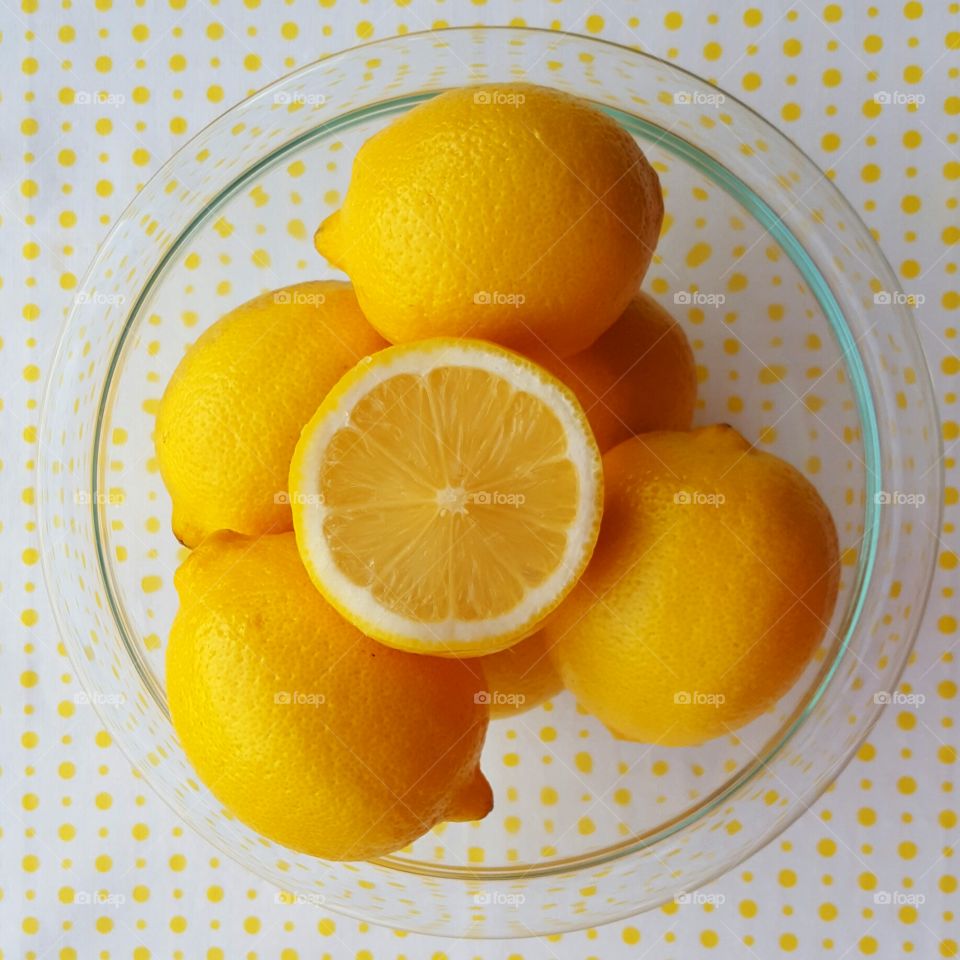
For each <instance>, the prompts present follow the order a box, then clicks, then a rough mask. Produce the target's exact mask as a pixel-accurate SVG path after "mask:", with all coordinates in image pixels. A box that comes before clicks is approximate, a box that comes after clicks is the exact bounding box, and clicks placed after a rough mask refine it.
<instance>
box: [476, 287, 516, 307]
mask: <svg viewBox="0 0 960 960" xmlns="http://www.w3.org/2000/svg"><path fill="white" fill-rule="evenodd" d="M473 302H474V303H475V304H477V305H478V306H480V307H513V308H514V309H515V310H516V309H517V308H518V307H521V306H523V304H525V303H526V302H527V298H526V297H525V296H524V295H523V294H522V293H502V292H501V291H499V290H478V291H477V292H476V293H475V294H474V295H473Z"/></svg>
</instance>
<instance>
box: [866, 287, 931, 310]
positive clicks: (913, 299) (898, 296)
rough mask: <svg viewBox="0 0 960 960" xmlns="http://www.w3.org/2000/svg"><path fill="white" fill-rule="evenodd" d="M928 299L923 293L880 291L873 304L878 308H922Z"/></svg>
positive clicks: (875, 295)
mask: <svg viewBox="0 0 960 960" xmlns="http://www.w3.org/2000/svg"><path fill="white" fill-rule="evenodd" d="M926 301H927V298H926V295H925V294H922V293H904V292H903V291H902V290H878V291H877V292H876V293H875V294H874V295H873V302H874V304H875V305H876V306H878V307H889V306H895V307H896V306H907V307H920V306H923V304H924V303H926Z"/></svg>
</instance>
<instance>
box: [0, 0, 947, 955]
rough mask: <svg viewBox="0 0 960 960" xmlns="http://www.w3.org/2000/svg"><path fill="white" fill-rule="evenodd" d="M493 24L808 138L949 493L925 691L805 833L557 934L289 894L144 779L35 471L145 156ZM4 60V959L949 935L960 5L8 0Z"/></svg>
mask: <svg viewBox="0 0 960 960" xmlns="http://www.w3.org/2000/svg"><path fill="white" fill-rule="evenodd" d="M475 23H491V24H493V23H500V24H502V23H512V24H516V25H528V26H538V27H549V28H552V29H562V30H569V31H577V32H581V33H584V34H587V35H593V36H598V37H602V38H606V39H609V40H614V41H618V42H620V43H624V44H627V45H631V46H636V47H637V48H639V49H641V50H644V51H648V52H650V53H653V54H656V55H657V56H660V57H663V58H665V59H667V60H669V61H671V62H674V63H677V64H679V65H682V66H684V67H687V68H689V69H691V70H693V71H694V72H696V73H699V74H702V75H704V76H706V77H708V78H710V79H711V80H713V81H715V82H716V83H717V84H719V85H720V86H722V87H725V88H728V89H729V90H731V91H732V92H733V93H735V94H737V95H739V96H740V97H742V98H743V99H745V100H746V101H747V102H748V103H749V104H751V105H752V106H754V107H755V108H756V109H757V110H758V111H760V112H761V113H762V114H763V115H765V116H766V117H768V118H769V119H771V120H772V121H773V122H774V123H776V124H777V125H779V126H780V127H781V128H782V129H784V130H785V131H786V132H787V134H788V135H790V136H791V137H793V138H794V139H795V140H796V141H797V142H798V143H799V144H800V146H801V147H803V148H804V149H805V150H806V151H807V152H808V153H809V154H810V155H811V156H813V158H814V159H815V160H816V161H817V162H818V163H819V164H820V165H821V166H822V167H823V169H824V170H826V171H827V175H828V176H829V177H831V178H832V179H834V180H835V181H836V182H837V184H838V185H839V186H840V188H841V189H842V190H843V191H844V192H845V194H846V195H847V197H848V198H849V199H850V201H851V202H852V204H853V205H854V207H855V208H856V209H857V211H858V212H859V213H860V215H861V216H862V217H863V218H864V220H865V221H866V222H867V224H868V225H869V226H870V227H871V228H872V229H873V232H874V235H875V237H876V239H877V240H878V241H879V243H880V244H881V245H882V247H883V249H884V251H885V252H886V254H887V256H888V258H889V259H890V261H891V262H892V264H893V265H894V267H895V268H896V269H897V271H898V273H899V275H900V279H901V283H902V285H903V288H904V290H905V291H906V292H907V293H908V294H910V295H912V296H913V297H914V299H915V301H916V302H917V303H918V307H917V310H916V316H917V322H918V324H919V327H920V332H921V336H922V339H923V343H924V346H925V348H926V351H927V355H928V358H929V361H930V365H931V369H932V371H933V375H934V379H935V384H936V389H937V395H938V399H939V402H940V405H941V411H942V418H943V425H942V429H943V439H944V442H945V446H946V468H947V489H946V498H947V499H946V512H945V522H944V526H943V530H942V531H941V553H940V557H939V564H938V571H937V580H936V583H935V585H934V589H933V594H932V599H931V603H930V607H929V609H928V611H927V617H926V621H925V626H924V629H923V631H922V634H921V637H920V640H919V642H918V645H917V648H916V651H915V654H914V655H913V657H912V659H911V662H910V665H909V668H908V670H907V673H906V675H905V677H904V682H903V685H902V688H901V690H902V692H904V693H908V694H913V695H914V696H913V697H908V698H903V702H902V703H900V704H896V705H893V706H891V707H890V708H888V710H887V711H886V712H885V714H884V716H883V718H882V720H881V722H880V724H879V725H878V726H877V727H876V729H875V730H874V731H873V733H872V734H871V736H870V739H869V741H868V742H867V743H865V744H864V745H863V746H862V748H861V749H860V751H859V753H858V755H857V757H856V759H855V760H854V761H853V762H852V763H851V765H850V766H849V768H848V769H847V770H846V772H845V773H844V774H843V775H842V776H841V777H840V779H839V780H838V781H837V782H836V783H835V784H834V786H833V787H832V788H831V789H830V790H829V791H828V792H827V793H826V794H825V796H824V797H823V798H822V799H821V801H820V802H819V803H817V804H816V805H815V807H814V808H813V809H812V810H811V811H809V812H808V813H807V814H806V815H805V816H804V817H803V818H802V819H801V820H800V821H798V822H797V823H796V824H795V825H794V826H793V827H792V828H791V829H790V830H789V831H788V832H787V833H786V834H784V835H783V836H782V837H780V838H779V839H778V840H776V841H775V842H774V843H772V844H771V845H770V846H769V847H768V848H766V849H765V850H763V851H762V852H761V853H759V854H757V855H756V856H754V857H753V858H752V859H751V860H750V861H748V862H747V863H745V864H743V865H742V866H740V867H739V868H737V869H735V870H734V871H732V872H731V873H730V874H729V875H728V876H726V877H725V878H724V879H722V880H720V881H718V882H716V883H714V884H712V885H711V887H710V890H709V893H710V894H711V896H709V897H703V898H699V899H698V901H697V902H690V903H683V904H669V905H667V906H665V907H663V908H662V909H660V910H656V911H653V912H651V913H648V914H645V915H643V916H641V917H638V918H635V919H634V920H632V921H628V922H624V923H621V924H615V925H610V926H607V927H603V928H600V929H595V930H587V931H584V932H581V933H574V934H567V935H564V936H562V937H548V938H539V939H532V940H524V941H515V942H508V941H497V942H488V943H484V942H471V943H457V942H454V941H449V940H441V939H434V938H429V937H425V936H420V935H416V934H403V933H400V932H394V931H389V930H385V929H382V928H377V927H374V926H369V925H366V924H363V923H358V922H357V921H354V920H350V919H345V918H343V917H340V916H335V915H327V914H325V913H324V912H323V910H322V909H320V908H317V907H316V906H314V905H312V904H303V903H295V902H290V901H289V900H287V899H285V898H283V897H282V896H278V893H277V891H276V890H275V889H274V888H273V887H270V886H269V885H268V884H265V883H263V882H260V881H259V880H257V879H256V878H255V877H254V876H253V875H251V874H249V873H246V872H244V871H243V870H242V869H241V868H240V867H238V866H236V865H234V864H233V863H231V862H229V861H226V860H225V859H224V858H223V857H222V856H220V855H218V854H217V852H216V851H215V850H214V849H213V848H211V847H208V846H207V845H206V844H205V842H204V841H202V840H200V839H199V838H198V837H196V836H195V835H193V834H192V833H190V832H188V831H187V830H186V829H185V828H183V827H182V826H181V825H180V824H179V823H178V821H177V820H176V819H175V817H174V816H173V814H172V813H171V812H170V811H169V810H168V809H167V808H166V807H165V806H164V805H163V804H162V803H161V802H160V801H159V800H158V799H157V798H156V797H155V796H154V795H153V794H152V793H151V791H150V790H149V788H148V787H147V785H146V784H145V783H144V781H143V780H142V779H139V778H138V777H137V776H136V775H135V774H134V773H132V772H131V770H130V767H129V765H128V764H127V762H126V761H125V759H124V757H123V755H122V754H121V753H120V752H119V750H118V749H117V747H116V746H115V745H114V744H112V742H111V739H110V737H109V735H108V734H107V733H106V732H105V731H104V730H102V729H101V728H100V726H99V724H98V721H97V717H96V714H95V712H94V711H93V710H92V709H91V708H90V707H89V706H87V705H85V704H84V703H83V701H82V698H80V699H79V700H78V698H77V697H76V694H77V692H78V689H79V688H78V686H77V684H76V680H75V678H74V676H73V674H72V670H71V666H70V662H69V660H68V658H67V656H66V651H65V650H64V648H63V646H62V645H61V644H60V642H59V639H58V637H57V634H56V629H55V625H54V623H53V619H52V615H51V612H50V609H49V607H48V604H47V601H46V598H45V595H44V588H43V585H42V582H41V575H40V564H39V559H40V558H39V543H38V538H37V528H36V527H37V517H36V503H35V499H36V495H35V490H36V486H37V485H36V477H35V469H36V461H37V434H38V422H39V404H40V394H41V388H42V384H43V380H44V377H45V375H46V374H47V372H48V370H49V368H50V364H51V360H52V355H53V351H54V349H55V346H56V340H57V334H58V330H59V328H60V325H61V323H62V322H63V319H64V317H65V315H66V313H67V311H68V309H69V307H70V306H71V304H72V300H73V298H74V296H75V289H76V287H77V285H78V282H79V278H80V277H81V276H82V274H83V272H84V270H85V268H86V265H87V263H88V262H89V261H90V259H91V257H92V256H93V254H94V252H95V251H96V248H97V245H98V243H99V242H100V241H101V240H102V238H103V237H104V236H105V234H106V232H107V230H108V229H109V227H110V226H111V224H112V223H113V222H114V220H115V219H116V218H117V217H118V215H119V214H120V212H121V211H122V209H123V207H124V206H125V204H126V203H127V201H128V200H129V199H130V197H132V196H133V194H134V193H135V192H136V191H137V189H138V188H139V187H140V186H141V185H142V184H143V183H144V182H145V181H146V179H147V178H148V177H149V176H150V175H151V173H152V172H153V171H154V170H156V169H157V167H158V166H159V165H160V164H162V163H163V162H164V161H165V160H166V159H167V158H168V157H169V156H170V154H171V153H173V152H174V151H175V150H177V149H178V148H179V147H180V146H182V145H183V144H184V143H185V142H186V141H187V140H188V139H189V138H190V137H191V136H192V135H193V134H195V133H196V132H198V131H199V130H200V129H201V128H202V127H203V126H204V125H205V124H206V123H207V122H208V121H210V120H211V119H212V118H214V117H215V116H217V115H218V114H219V113H221V112H222V111H224V110H225V109H227V108H228V107H229V106H231V105H232V104H233V103H235V102H236V101H238V100H239V99H241V98H243V97H244V96H246V95H247V94H249V93H251V92H252V91H254V90H255V89H258V88H259V87H262V86H263V85H265V84H266V83H268V82H270V81H272V80H274V79H275V78H277V77H279V76H281V75H283V74H284V73H286V72H288V71H290V70H292V69H294V68H296V67H299V66H302V65H304V64H306V63H308V62H310V61H312V60H315V59H317V58H318V57H321V56H323V55H325V54H329V53H332V52H334V51H337V50H340V49H342V48H344V47H347V46H350V45H352V44H354V43H357V42H360V41H364V40H369V39H376V38H382V37H386V36H389V35H393V34H397V33H405V32H410V31H416V30H424V29H431V28H441V27H444V26H454V25H466V24H475ZM0 64H2V65H3V70H2V75H0V131H2V141H0V159H2V162H0V297H2V312H0V369H2V376H0V436H2V445H0V624H2V628H0V958H2V960H12V958H21V957H23V958H36V960H41V958H43V960H52V958H61V960H74V958H82V960H86V958H121V957H123V958H131V957H132V958H136V960H143V958H148V957H155V958H159V957H164V958H166V957H172V958H187V960H194V958H204V957H209V958H230V960H235V958H240V957H244V958H282V960H292V958H316V957H327V956H329V957H334V958H337V960H340V958H347V960H352V958H357V960H383V958H397V957H406V958H411V960H413V958H433V960H438V958H444V957H446V958H450V960H453V958H473V957H480V958H484V960H487V958H491V960H493V958H500V960H503V958H510V960H521V958H523V960H534V958H536V960H540V958H545V957H546V958H571V960H573V958H577V960H586V958H601V957H602V958H612V957H631V958H640V957H644V956H649V957H657V958H659V957H684V958H692V957H700V956H707V957H710V956H721V957H724V958H739V957H763V958H769V957H775V956H781V955H784V956H787V955H794V956H802V957H815V956H823V957H836V958H838V960H839V958H846V957H858V956H877V957H884V958H892V957H909V956H916V957H922V958H928V957H937V956H942V957H953V956H956V955H957V954H958V951H960V947H958V943H960V932H958V931H960V924H958V922H957V918H956V917H955V913H956V911H957V910H958V909H960V896H958V893H957V873H958V870H957V863H956V853H955V850H954V846H953V844H954V841H955V838H956V837H957V809H958V803H957V800H956V797H955V791H954V781H955V772H956V756H957V735H956V732H955V729H954V718H955V715H956V702H957V701H956V694H957V674H958V671H957V667H956V663H955V659H954V649H955V646H956V643H957V617H956V610H957V608H956V602H955V598H954V590H955V589H956V582H957V576H956V568H957V549H958V546H960V534H958V533H957V531H956V530H955V523H956V511H957V509H958V508H957V505H956V504H957V473H956V467H955V445H956V441H957V439H958V436H960V427H958V418H957V416H956V404H957V393H956V390H957V384H958V375H960V351H958V350H957V344H956V342H955V341H956V336H957V329H956V325H957V322H958V319H960V314H958V309H960V292H958V289H960V288H958V282H957V260H958V253H957V249H958V248H957V243H958V240H960V227H958V223H960V214H958V209H957V205H958V194H960V150H958V133H960V122H958V117H960V83H958V71H960V4H957V3H948V2H946V0H939V2H936V3H933V2H927V3H925V4H924V3H920V2H916V0H911V2H908V3H900V2H899V0H894V2H892V3H884V4H880V3H879V0H877V3H876V5H875V6H871V5H870V4H869V3H857V2H853V0H849V2H846V3H837V4H834V3H831V4H826V5H824V4H822V3H816V4H814V3H807V2H803V0H800V2H797V3H793V4H788V3H764V4H758V5H755V6H745V5H740V4H737V3H723V4H721V3H717V4H704V3H696V2H693V0H689V2H683V3H680V2H670V3H652V2H651V3H644V4H640V3H629V2H618V3H612V2H610V3H604V2H597V3H587V2H583V0H581V2H576V0H551V2H547V0H489V2H482V0H474V2H473V3H467V2H458V3H455V2H453V0H444V2H435V0H396V2H388V0H370V2H354V0H320V2H319V3H318V2H316V0H312V2H307V0H286V2H279V0H278V2H272V3H266V2H264V3H260V2H259V0H247V2H245V3H239V2H236V3H234V2H229V3H228V2H226V0H220V2H216V0H210V2H203V0H170V2H169V3H164V4H151V5H148V4H146V3H145V2H144V0H136V2H129V3H120V2H116V3H111V0H97V2H95V3H92V2H91V3H85V2H84V3H80V2H79V0H5V2H3V3H2V4H0ZM104 91H106V93H107V95H106V96H103V92H104ZM878 93H882V94H883V96H878ZM84 100H86V102H87V103H88V104H89V108H88V109H86V110H77V109H75V107H76V104H77V103H83V102H84ZM884 101H886V102H884ZM104 891H106V894H104Z"/></svg>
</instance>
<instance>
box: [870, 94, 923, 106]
mask: <svg viewBox="0 0 960 960" xmlns="http://www.w3.org/2000/svg"><path fill="white" fill-rule="evenodd" d="M926 101H927V98H926V97H925V96H924V95H923V94H922V93H906V92H904V91H903V90H878V91H877V92H876V93H875V94H874V95H873V102H874V103H878V104H880V105H881V106H890V105H897V104H899V105H904V106H910V105H912V104H916V106H918V107H919V106H920V104H921V103H926Z"/></svg>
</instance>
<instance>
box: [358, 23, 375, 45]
mask: <svg viewBox="0 0 960 960" xmlns="http://www.w3.org/2000/svg"><path fill="white" fill-rule="evenodd" d="M357 36H358V37H359V38H360V39H361V40H369V39H370V38H371V37H372V36H373V24H372V23H371V22H370V21H369V20H361V21H360V22H359V23H358V24H357Z"/></svg>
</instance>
